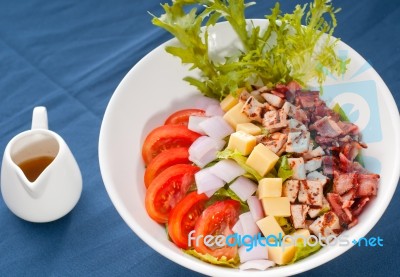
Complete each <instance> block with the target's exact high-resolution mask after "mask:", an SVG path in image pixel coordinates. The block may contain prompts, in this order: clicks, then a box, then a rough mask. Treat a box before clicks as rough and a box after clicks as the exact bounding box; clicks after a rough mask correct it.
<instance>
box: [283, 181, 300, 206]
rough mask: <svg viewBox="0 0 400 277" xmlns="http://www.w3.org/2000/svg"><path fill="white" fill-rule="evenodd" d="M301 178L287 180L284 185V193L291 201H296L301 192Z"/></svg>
mask: <svg viewBox="0 0 400 277" xmlns="http://www.w3.org/2000/svg"><path fill="white" fill-rule="evenodd" d="M299 189H300V183H299V180H286V181H285V182H284V183H283V186H282V195H283V196H285V197H287V198H289V201H290V203H294V202H295V201H296V199H297V195H298V194H299Z"/></svg>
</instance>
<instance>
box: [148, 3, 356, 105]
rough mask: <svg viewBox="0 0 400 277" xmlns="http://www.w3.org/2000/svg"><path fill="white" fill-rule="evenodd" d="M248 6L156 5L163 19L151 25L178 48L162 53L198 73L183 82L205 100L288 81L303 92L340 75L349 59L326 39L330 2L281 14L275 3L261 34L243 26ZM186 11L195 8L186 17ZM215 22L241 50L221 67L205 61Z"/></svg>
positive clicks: (329, 27)
mask: <svg viewBox="0 0 400 277" xmlns="http://www.w3.org/2000/svg"><path fill="white" fill-rule="evenodd" d="M253 4H254V3H253V2H250V3H245V0H208V1H207V0H174V1H173V2H172V5H168V4H164V5H162V7H163V8H164V11H165V13H164V14H163V15H161V16H160V17H156V16H153V20H152V22H153V24H154V25H156V26H159V27H161V28H163V29H165V30H167V31H168V32H170V33H171V34H172V35H174V36H175V37H176V39H177V40H178V41H179V43H180V45H177V46H168V47H167V48H166V50H167V52H168V53H170V54H172V55H174V56H177V57H179V58H180V59H181V61H182V63H184V64H189V65H191V69H198V70H199V71H200V77H186V78H185V79H184V80H186V81H187V82H189V83H190V84H191V85H193V86H195V87H197V88H198V89H199V90H200V91H201V92H202V93H203V94H205V95H206V96H209V97H213V98H216V99H220V100H221V99H222V98H223V97H225V96H226V95H228V94H229V93H231V92H234V91H236V89H237V88H239V87H248V86H249V85H250V84H251V83H255V82H262V83H264V84H265V85H268V86H274V85H275V84H277V83H287V82H289V81H292V80H294V81H297V82H298V83H300V84H301V85H303V86H306V85H307V84H308V83H309V82H310V81H312V80H314V79H316V80H317V81H318V82H319V83H320V84H322V83H323V81H324V80H325V78H326V76H327V75H328V74H337V75H340V74H343V73H344V72H345V71H346V67H347V64H348V63H349V59H347V60H343V59H341V58H340V57H339V56H338V55H337V54H336V52H335V47H336V45H337V42H338V39H333V38H332V34H333V31H334V29H335V27H336V25H337V22H336V16H335V14H336V13H337V12H338V11H339V10H340V9H335V8H334V7H333V6H332V4H331V0H314V1H313V2H312V3H310V4H309V5H304V6H300V5H297V6H296V7H295V9H294V11H293V12H292V13H286V14H283V13H282V11H281V10H280V6H279V3H277V4H276V5H275V7H274V8H273V9H272V10H271V13H270V14H268V15H266V16H265V18H266V19H268V20H269V25H268V27H267V28H266V29H265V30H261V28H260V27H257V26H254V25H252V24H251V23H250V25H249V24H248V22H246V18H245V9H246V8H247V7H248V6H250V5H253ZM187 6H190V7H192V6H195V7H194V8H191V9H190V10H189V11H188V12H186V10H188V9H185V8H188V7H187ZM196 7H197V8H199V11H198V9H197V8H196ZM220 19H223V20H227V21H228V22H229V23H230V25H231V27H232V29H233V30H234V31H235V32H236V34H237V35H238V38H239V40H240V41H241V42H242V45H243V49H237V50H238V51H236V52H237V54H236V55H233V56H230V57H226V59H225V61H224V62H222V63H221V62H216V61H213V60H212V59H211V57H210V55H209V45H208V28H209V27H210V26H212V25H214V24H215V23H216V22H217V21H218V20H220ZM202 26H204V27H205V28H204V29H202ZM324 34H326V35H324ZM266 69H267V70H266Z"/></svg>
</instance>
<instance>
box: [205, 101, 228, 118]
mask: <svg viewBox="0 0 400 277" xmlns="http://www.w3.org/2000/svg"><path fill="white" fill-rule="evenodd" d="M224 114H225V112H224V111H223V110H222V109H221V106H220V105H219V103H218V104H217V105H210V106H208V107H207V109H206V116H223V115H224Z"/></svg>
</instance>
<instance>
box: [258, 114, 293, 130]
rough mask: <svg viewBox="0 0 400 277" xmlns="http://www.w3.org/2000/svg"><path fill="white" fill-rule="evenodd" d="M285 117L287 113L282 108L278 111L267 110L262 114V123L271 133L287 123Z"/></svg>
mask: <svg viewBox="0 0 400 277" xmlns="http://www.w3.org/2000/svg"><path fill="white" fill-rule="evenodd" d="M286 117H287V114H286V113H285V111H284V110H283V109H280V110H278V111H269V112H266V113H265V114H264V119H263V121H262V124H263V126H264V127H265V128H267V130H268V131H270V132H271V133H273V132H276V131H278V130H280V129H282V128H285V127H286V126H287V125H288V121H287V119H286Z"/></svg>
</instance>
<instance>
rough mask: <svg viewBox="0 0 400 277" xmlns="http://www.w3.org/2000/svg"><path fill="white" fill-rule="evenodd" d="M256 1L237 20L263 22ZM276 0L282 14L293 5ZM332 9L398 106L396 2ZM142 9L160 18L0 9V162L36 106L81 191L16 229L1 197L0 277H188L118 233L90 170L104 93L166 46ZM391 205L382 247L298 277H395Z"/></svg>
mask: <svg viewBox="0 0 400 277" xmlns="http://www.w3.org/2000/svg"><path fill="white" fill-rule="evenodd" d="M258 2H259V3H258V4H257V6H256V7H255V8H254V7H253V8H250V9H249V10H248V14H247V15H248V17H253V18H260V17H262V16H263V15H264V14H265V13H266V12H267V11H268V9H269V8H271V7H272V5H273V2H274V1H261V0H259V1H258ZM281 2H282V7H283V9H284V10H286V11H289V10H291V9H292V7H293V6H294V5H295V3H296V2H298V1H281ZM299 2H305V1H299ZM334 4H335V6H338V7H342V8H343V11H342V12H340V13H339V14H338V21H339V27H338V28H337V31H336V36H338V37H341V38H342V39H343V41H345V42H346V43H348V44H349V45H350V46H352V47H353V48H354V49H356V50H357V51H358V52H359V53H360V54H361V55H363V56H364V57H365V58H366V59H367V60H368V61H369V62H370V63H371V64H372V65H373V66H374V68H375V69H376V70H377V71H378V73H379V74H380V75H381V76H382V78H383V79H384V80H385V82H386V84H387V85H388V86H389V89H390V90H391V91H392V93H393V95H394V97H395V98H396V101H397V105H399V104H400V77H399V73H400V20H399V18H400V6H399V2H398V1H393V0H368V1H334ZM147 11H150V12H151V13H154V14H156V15H159V14H161V7H160V4H159V0H149V1H132V0H131V1H128V0H114V1H105V0H101V1H99V0H87V1H66V0H65V1H38V0H30V1H5V0H2V1H0V60H1V62H0V73H1V76H0V134H1V135H0V149H1V153H2V152H3V150H4V147H5V146H6V144H7V142H8V141H9V140H10V139H11V138H12V137H13V136H14V135H16V134H17V133H19V132H21V131H23V130H26V129H28V128H30V120H31V113H32V109H33V107H34V106H37V105H45V106H46V107H47V108H48V112H49V124H50V128H51V129H52V130H54V131H56V132H58V133H59V134H60V135H61V136H62V137H64V139H65V140H66V141H67V142H68V144H69V146H70V148H71V150H72V151H73V153H74V154H75V156H76V159H77V161H78V163H79V165H80V168H81V171H82V174H83V182H84V187H83V194H82V197H81V199H80V201H79V203H78V204H77V206H76V207H75V209H74V210H73V211H72V212H71V213H70V214H68V215H67V216H66V217H64V218H62V219H60V220H58V221H55V222H52V223H48V224H32V223H28V222H25V221H23V220H20V219H18V218H17V217H16V216H14V215H13V214H12V213H11V212H10V211H9V210H8V209H7V208H6V206H5V204H4V202H3V200H0V275H1V276H15V275H27V276H28V275H29V276H35V275H67V276H68V275H99V276H110V275H134V276H186V275H193V276H195V275H197V274H196V273H194V272H192V271H190V270H189V269H186V268H183V267H181V266H179V265H176V264H174V263H173V262H171V261H169V260H168V259H166V258H164V257H162V256H161V255H159V254H158V253H156V252H155V251H153V250H152V249H151V248H149V247H148V246H147V245H146V244H144V243H143V242H142V241H141V240H140V239H139V238H138V237H137V236H136V235H135V234H134V233H133V232H132V231H131V230H130V229H129V228H128V226H127V225H125V223H124V222H123V220H122V219H121V217H120V216H119V215H118V213H117V212H116V210H115V208H114V207H113V205H112V204H111V201H110V199H109V198H108V196H107V193H106V191H105V189H104V186H103V182H102V179H101V176H100V171H99V165H98V156H97V146H98V144H97V142H98V135H99V128H100V124H101V120H102V117H103V113H104V111H105V108H106V106H107V103H108V101H109V99H110V97H111V95H112V93H113V91H114V89H115V88H116V86H117V85H118V83H119V82H120V80H121V79H122V78H123V76H124V75H125V74H126V73H127V72H128V70H129V69H130V68H131V67H132V66H133V65H134V64H135V63H136V62H138V61H139V60H140V59H141V58H142V57H143V56H144V55H146V54H147V53H148V52H150V51H151V50H152V49H153V48H155V47H156V46H157V45H159V44H160V43H161V42H164V41H166V40H167V39H168V38H169V35H168V34H167V33H166V32H164V31H163V30H161V29H158V28H156V27H154V26H152V24H151V22H150V19H151V17H150V15H149V14H148V13H147ZM133 93H134V92H133ZM382 185H384V184H382ZM399 201H400V192H399V190H397V192H396V194H395V196H394V198H393V200H392V202H391V204H390V205H389V208H388V209H387V211H386V212H385V214H384V216H383V217H382V218H381V220H380V221H379V223H378V224H377V225H376V226H375V227H374V228H373V230H372V231H371V232H370V233H369V235H370V236H380V237H382V238H384V242H385V244H384V247H375V248H358V247H353V248H352V249H351V250H350V251H348V252H347V253H345V254H344V255H342V256H340V257H339V258H336V259H335V260H333V261H331V262H329V263H327V264H325V265H323V266H320V267H318V268H316V269H314V270H311V271H309V272H307V273H306V274H307V275H310V276H321V275H324V276H327V275H329V276H330V275H332V276H334V275H337V276H339V275H347V276H350V275H354V276H372V275H382V276H383V275H385V276H389V275H395V272H398V268H399V266H400V262H399V258H398V254H399V248H400V242H399V239H398V230H399V229H400V217H399V208H400V202H399ZM304 275H305V274H304Z"/></svg>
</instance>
